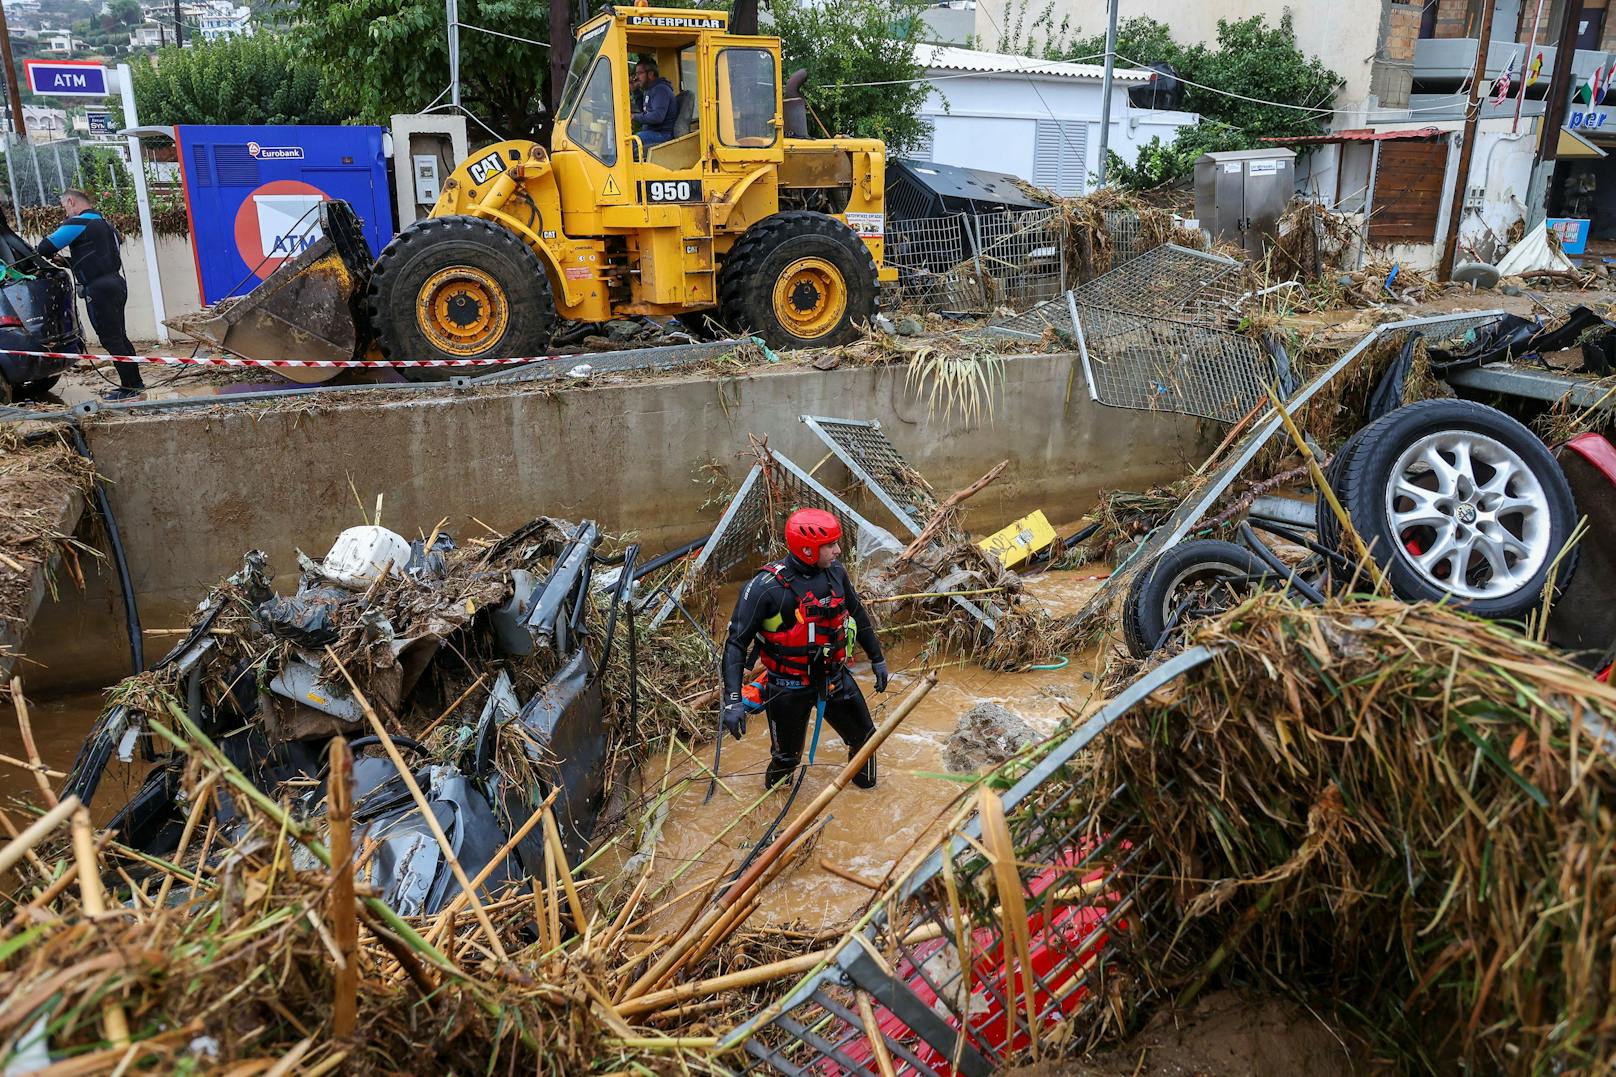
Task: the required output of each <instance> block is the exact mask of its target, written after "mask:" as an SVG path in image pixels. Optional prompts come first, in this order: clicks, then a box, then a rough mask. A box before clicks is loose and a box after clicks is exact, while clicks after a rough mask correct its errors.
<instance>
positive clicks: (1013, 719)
mask: <svg viewBox="0 0 1616 1077" xmlns="http://www.w3.org/2000/svg"><path fill="white" fill-rule="evenodd" d="M1041 739H1042V737H1041V735H1040V734H1039V732H1038V731H1037V730H1036V729H1034V728H1033V727H1032V726H1030V725H1028V724H1027V723H1026V721H1025V720H1024V719H1022V718H1021V717H1020V716H1018V715H1016V714H1014V713H1012V712H1011V711H1008V710H1006V709H1004V708H1003V707H1001V706H999V704H997V703H978V704H977V705H976V706H974V707H972V708H971V709H970V710H968V711H966V712H965V714H964V715H963V716H962V717H961V718H960V720H959V724H958V725H957V726H955V727H954V732H953V733H950V734H949V736H948V743H947V744H945V745H944V746H943V763H944V765H945V766H947V767H948V769H949V772H950V773H954V774H964V773H970V772H971V771H980V770H986V769H987V768H989V767H995V766H998V765H999V764H1000V763H1002V762H1004V761H1005V760H1006V759H1009V758H1010V757H1011V756H1013V755H1016V754H1017V753H1019V752H1020V751H1021V750H1022V749H1023V748H1025V747H1027V746H1028V745H1030V744H1035V743H1037V742H1038V741H1039V740H1041Z"/></svg>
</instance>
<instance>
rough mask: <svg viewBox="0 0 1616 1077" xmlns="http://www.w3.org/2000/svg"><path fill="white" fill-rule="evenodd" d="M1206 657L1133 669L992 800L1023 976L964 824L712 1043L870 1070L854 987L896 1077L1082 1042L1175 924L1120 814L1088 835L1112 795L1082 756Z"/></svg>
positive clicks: (1071, 1050)
mask: <svg viewBox="0 0 1616 1077" xmlns="http://www.w3.org/2000/svg"><path fill="white" fill-rule="evenodd" d="M1210 657H1211V652H1210V651H1209V650H1208V649H1206V648H1205V647H1197V648H1194V649H1192V650H1189V651H1186V652H1184V653H1183V654H1181V655H1178V656H1176V657H1175V658H1172V659H1170V660H1169V661H1167V662H1164V663H1163V664H1161V665H1160V666H1158V667H1156V668H1155V669H1153V670H1151V671H1149V672H1148V673H1146V674H1145V675H1144V676H1143V677H1141V678H1139V680H1137V681H1135V682H1134V684H1132V685H1130V686H1129V687H1128V688H1127V689H1126V690H1125V691H1124V692H1123V693H1122V694H1121V695H1119V696H1118V697H1117V698H1116V699H1115V700H1113V701H1112V702H1110V703H1108V704H1107V705H1106V706H1105V707H1103V708H1102V709H1101V710H1100V711H1099V713H1097V714H1096V715H1095V716H1094V717H1092V718H1090V719H1089V720H1088V721H1087V722H1085V723H1084V724H1083V725H1082V726H1080V727H1079V728H1078V729H1077V730H1076V731H1075V732H1073V733H1072V734H1071V735H1070V736H1068V737H1066V738H1065V739H1064V740H1059V741H1051V742H1049V743H1047V744H1046V745H1044V746H1043V748H1042V749H1041V753H1042V754H1041V758H1039V759H1038V760H1037V762H1036V763H1035V765H1033V768H1032V770H1031V771H1030V772H1028V773H1027V774H1026V776H1025V777H1023V778H1022V779H1021V780H1020V781H1018V782H1016V783H1015V785H1014V786H1013V787H1012V788H1011V789H1010V790H1009V791H1008V792H1006V793H1005V794H1004V795H1003V796H1002V797H1001V798H1000V799H999V802H998V811H999V812H1002V813H1003V815H1004V818H1005V822H1006V824H1007V825H1008V829H1009V832H1010V836H1011V843H1012V844H1013V846H1014V849H1015V861H1014V862H1015V865H1016V871H1017V874H1018V877H1019V881H1020V883H1021V898H1022V900H1023V901H1024V903H1025V904H1026V907H1027V921H1026V922H1027V927H1028V933H1029V936H1030V940H1031V944H1032V945H1031V950H1032V953H1031V957H1032V961H1031V967H1030V969H1026V970H1024V969H1022V968H1020V967H1019V964H1016V965H1013V963H1012V960H1011V958H1010V956H1009V955H1008V950H1009V940H1008V939H1006V938H1005V937H1004V935H1003V924H1004V920H1005V917H1004V916H1003V915H1002V913H1001V910H1000V908H999V907H998V906H1000V905H1001V904H1002V902H1003V901H1004V900H1005V897H1006V895H1004V894H1001V893H1000V892H999V887H998V886H997V885H996V883H995V881H994V873H993V869H992V865H991V864H990V863H989V861H988V859H987V857H985V856H984V855H982V853H981V851H980V850H981V849H982V847H983V843H982V840H981V839H982V833H983V826H982V821H981V817H980V816H976V817H973V818H972V819H971V820H969V821H968V822H967V823H966V824H965V825H964V826H963V827H962V828H961V832H960V833H959V834H956V835H951V836H948V837H945V838H944V839H943V840H942V841H941V842H940V843H939V846H938V848H936V849H935V850H934V851H933V852H932V854H931V855H930V856H929V857H928V858H927V859H926V860H925V862H924V863H922V865H921V866H920V867H919V868H918V869H917V870H916V872H915V873H914V874H913V875H912V876H910V877H909V878H908V879H907V880H905V881H904V882H902V883H900V884H898V885H897V886H896V887H894V888H893V890H891V891H889V892H888V893H887V894H885V895H884V896H883V897H881V898H879V899H878V901H877V904H876V907H875V910H874V911H873V913H872V914H871V919H870V922H869V924H868V925H867V926H865V927H863V928H861V929H859V930H858V931H857V932H855V933H854V934H852V935H851V936H849V937H848V938H847V939H846V940H844V941H843V942H842V943H841V944H840V945H839V946H837V947H836V948H835V953H834V956H833V957H831V958H830V959H829V962H828V964H827V966H826V967H825V968H823V969H822V970H820V971H818V972H815V973H812V974H810V975H809V976H808V977H806V978H805V979H804V980H803V981H801V982H800V983H798V984H797V985H796V986H795V988H793V989H792V990H791V991H789V992H787V993H786V994H785V995H784V996H783V997H782V998H780V999H779V1000H778V1001H776V1002H775V1003H774V1004H772V1005H770V1006H768V1007H766V1008H765V1009H764V1010H763V1012H762V1013H760V1014H758V1015H757V1016H755V1017H754V1018H752V1019H751V1020H749V1021H747V1022H745V1023H744V1024H742V1025H741V1026H739V1027H738V1028H736V1029H734V1030H733V1031H731V1032H730V1033H729V1034H728V1035H726V1036H724V1037H723V1038H722V1040H721V1041H720V1044H719V1046H720V1048H721V1049H731V1048H734V1047H738V1046H744V1047H745V1050H746V1052H747V1055H748V1056H749V1059H748V1060H749V1062H750V1063H751V1068H753V1069H756V1068H760V1067H762V1066H767V1067H769V1068H771V1069H773V1070H776V1071H779V1072H782V1073H787V1074H799V1073H806V1072H813V1073H838V1072H840V1073H848V1074H874V1073H877V1072H879V1069H878V1064H877V1062H876V1060H875V1057H874V1055H875V1051H874V1049H873V1045H872V1043H871V1040H870V1038H869V1036H868V1034H867V1033H866V1031H865V1026H864V1024H863V1022H862V1020H861V1019H860V1017H859V1015H858V1012H857V1007H858V999H857V996H856V994H855V992H864V993H866V994H867V995H868V997H869V1001H870V1002H871V1004H872V1009H873V1011H874V1016H875V1023H876V1026H877V1030H878V1032H879V1035H880V1038H881V1041H882V1043H883V1045H884V1046H885V1048H886V1051H887V1052H888V1054H889V1055H890V1056H891V1057H892V1059H893V1061H894V1062H895V1063H897V1064H898V1065H899V1068H900V1072H915V1073H920V1074H933V1075H939V1077H940V1075H941V1074H945V1073H961V1074H968V1075H978V1074H980V1075H984V1077H985V1075H987V1074H989V1073H992V1072H995V1071H996V1070H1001V1069H1003V1068H1004V1067H1006V1066H1008V1065H1011V1064H1014V1063H1017V1062H1019V1061H1022V1060H1024V1058H1025V1056H1026V1055H1027V1054H1028V1053H1029V1051H1028V1048H1029V1047H1030V1046H1031V1044H1032V1042H1033V1039H1034V1037H1035V1036H1036V1037H1037V1038H1038V1039H1039V1041H1040V1043H1041V1045H1042V1050H1041V1052H1040V1053H1041V1054H1042V1055H1043V1056H1044V1057H1059V1056H1061V1055H1066V1056H1072V1055H1076V1054H1078V1053H1080V1052H1081V1051H1083V1050H1084V1049H1085V1048H1087V1047H1089V1046H1091V1045H1092V1044H1093V1043H1094V1042H1095V1041H1096V1040H1097V1038H1098V1037H1099V1035H1100V1033H1101V1031H1102V1030H1103V1029H1104V1028H1106V1027H1107V1021H1108V1019H1109V1016H1110V1015H1111V1014H1112V1007H1113V1005H1114V1003H1116V1002H1117V1001H1119V1000H1120V999H1119V997H1118V996H1119V993H1120V992H1121V991H1123V990H1125V989H1126V986H1127V984H1128V983H1130V982H1131V981H1133V980H1134V979H1136V978H1135V977H1129V976H1127V975H1126V972H1127V970H1128V968H1129V966H1130V964H1131V957H1132V955H1133V954H1134V953H1135V952H1136V951H1138V950H1140V949H1142V948H1146V947H1149V948H1154V947H1156V946H1157V945H1158V944H1159V943H1160V942H1161V941H1162V940H1163V939H1164V938H1165V937H1166V935H1167V932H1169V931H1170V930H1171V928H1172V926H1173V919H1172V916H1171V909H1170V907H1169V906H1168V903H1169V902H1170V901H1171V897H1170V895H1169V892H1168V888H1166V887H1161V886H1148V885H1146V884H1147V883H1148V882H1149V881H1150V880H1151V879H1152V878H1154V877H1155V876H1157V875H1158V874H1159V858H1158V856H1157V854H1156V851H1155V848H1154V846H1153V844H1152V843H1151V841H1150V839H1149V837H1148V834H1147V833H1146V832H1145V831H1144V830H1143V829H1142V828H1141V829H1138V830H1136V829H1134V820H1132V819H1131V818H1128V817H1126V816H1124V817H1123V822H1122V823H1121V824H1120V825H1118V826H1115V827H1111V828H1110V829H1108V830H1107V831H1105V832H1104V833H1101V832H1099V831H1098V828H1097V825H1096V819H1097V815H1098V809H1099V808H1100V807H1101V806H1103V805H1108V804H1111V803H1113V802H1115V801H1116V800H1118V798H1120V797H1121V796H1123V794H1124V793H1125V792H1126V790H1125V788H1119V789H1105V788H1098V787H1096V786H1095V785H1094V784H1093V782H1092V780H1091V779H1090V776H1089V773H1088V771H1087V769H1086V768H1085V767H1084V766H1083V765H1082V763H1081V762H1080V760H1081V758H1082V756H1083V754H1084V751H1085V749H1087V748H1089V747H1090V746H1091V745H1092V744H1093V742H1094V741H1095V739H1096V738H1097V737H1099V736H1100V735H1102V734H1103V733H1104V732H1105V730H1106V729H1108V728H1109V727H1110V725H1111V724H1112V723H1113V722H1115V721H1117V720H1118V719H1119V718H1121V717H1123V716H1124V715H1126V714H1128V713H1129V712H1130V711H1131V710H1132V709H1133V708H1134V707H1135V706H1137V705H1138V704H1139V703H1140V702H1141V701H1143V700H1144V699H1146V698H1147V697H1148V696H1149V695H1150V694H1151V693H1152V692H1154V691H1156V690H1157V689H1158V688H1160V687H1161V686H1163V685H1165V684H1167V683H1169V682H1170V681H1173V680H1176V679H1177V678H1178V677H1180V676H1183V675H1184V674H1185V673H1187V672H1189V671H1190V670H1193V669H1195V668H1197V667H1199V666H1200V665H1202V664H1203V663H1205V662H1206V661H1207V660H1208V659H1209V658H1210ZM995 814H997V812H996V813H995ZM1112 814H1120V813H1112ZM950 884H951V885H950ZM956 902H957V904H956ZM956 910H957V911H956ZM962 949H963V950H964V951H965V952H964V953H962V952H961V950H962ZM1012 968H1014V971H1012ZM1119 974H1122V975H1119ZM1028 988H1030V991H1028V990H1027V989H1028ZM1029 994H1030V997H1031V1002H1032V1005H1031V1006H1029V1005H1028V995H1029ZM1028 1009H1031V1011H1032V1020H1030V1021H1029V1020H1028V1013H1027V1011H1028ZM1057 1026H1059V1027H1060V1031H1059V1033H1058V1034H1053V1033H1055V1030H1056V1027H1057ZM956 1059H957V1062H956Z"/></svg>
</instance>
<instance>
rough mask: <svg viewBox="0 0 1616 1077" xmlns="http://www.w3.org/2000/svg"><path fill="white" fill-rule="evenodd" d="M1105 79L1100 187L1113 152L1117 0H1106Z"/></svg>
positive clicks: (1101, 106)
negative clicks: (1106, 163)
mask: <svg viewBox="0 0 1616 1077" xmlns="http://www.w3.org/2000/svg"><path fill="white" fill-rule="evenodd" d="M1105 6H1106V17H1105V18H1106V21H1105V78H1104V79H1103V80H1102V81H1101V83H1100V172H1099V176H1100V186H1101V187H1104V186H1105V158H1106V154H1108V153H1109V152H1110V150H1111V74H1112V72H1113V71H1115V70H1116V67H1117V0H1106V5H1105Z"/></svg>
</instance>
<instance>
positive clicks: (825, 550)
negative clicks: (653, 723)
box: [724, 509, 887, 789]
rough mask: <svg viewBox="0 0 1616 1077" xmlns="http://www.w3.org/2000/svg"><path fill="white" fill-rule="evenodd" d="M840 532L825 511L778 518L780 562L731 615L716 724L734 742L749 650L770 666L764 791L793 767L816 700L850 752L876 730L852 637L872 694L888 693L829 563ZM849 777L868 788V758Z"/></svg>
mask: <svg viewBox="0 0 1616 1077" xmlns="http://www.w3.org/2000/svg"><path fill="white" fill-rule="evenodd" d="M841 537H842V525H841V523H840V522H839V521H838V520H837V519H836V517H835V516H833V515H831V514H830V513H828V512H825V511H823V510H821V509H798V510H797V511H796V512H794V513H792V514H791V517H790V519H788V520H787V521H786V546H787V547H788V550H789V552H788V553H787V556H786V558H785V560H783V561H776V562H774V563H773V564H771V565H765V566H764V567H763V570H762V571H761V572H759V573H758V574H757V575H756V576H754V577H753V578H752V580H751V582H749V583H748V584H747V585H746V588H745V589H744V590H743V591H741V597H740V599H739V601H737V602H736V603H735V613H734V615H733V616H732V617H731V618H730V621H729V636H728V638H727V639H726V640H725V641H724V728H725V729H727V730H729V732H730V734H731V735H732V736H734V737H737V738H739V737H740V736H741V735H742V734H744V733H745V732H746V704H745V701H744V700H743V698H742V695H741V680H742V678H743V676H744V675H745V672H746V670H747V669H748V668H749V667H750V666H751V664H752V660H753V656H754V653H755V654H756V656H757V657H759V658H761V659H762V660H763V666H764V668H765V669H767V670H768V676H767V678H766V681H765V684H764V688H763V693H762V694H763V702H764V709H765V711H766V712H767V714H768V716H769V741H770V746H771V751H770V755H769V768H768V771H767V772H766V773H765V775H764V779H763V780H764V785H765V786H766V787H768V786H773V785H775V784H776V783H778V782H781V781H784V780H785V779H786V777H788V776H789V775H790V774H791V772H792V771H793V770H795V769H796V768H797V765H798V764H799V762H800V761H801V760H802V745H803V739H804V737H805V736H806V734H807V731H808V722H809V719H810V717H811V716H812V715H813V714H814V711H815V707H816V706H817V705H818V704H819V703H820V702H821V700H823V702H824V706H825V720H826V721H827V722H829V723H830V727H831V728H832V729H834V730H836V734H837V736H839V737H841V738H842V741H843V742H844V743H845V744H846V745H847V751H848V754H849V756H851V755H852V754H853V753H854V752H856V751H858V749H859V746H860V745H862V744H863V743H864V742H865V741H866V740H868V739H869V737H870V734H872V733H874V732H875V723H874V722H873V721H871V720H870V708H869V707H868V706H866V705H865V702H864V693H863V692H861V691H859V686H858V684H857V682H855V681H854V680H853V675H852V674H851V673H850V672H848V669H847V662H848V659H849V658H851V657H852V651H853V646H852V645H853V641H854V640H855V639H856V640H857V641H858V645H859V647H861V648H862V649H863V651H864V653H865V654H866V655H868V656H869V658H870V661H871V663H872V666H871V668H872V671H873V672H874V674H875V690H876V691H877V692H885V691H886V690H887V664H886V660H885V659H884V658H883V657H882V654H881V641H880V640H879V639H877V638H876V635H875V625H874V623H873V622H872V621H871V620H870V617H869V615H868V614H866V613H865V612H864V606H863V604H862V603H860V602H859V599H858V595H857V594H855V593H854V591H853V585H852V583H851V582H850V581H849V580H848V578H847V569H845V568H843V567H842V563H841V562H840V561H839V560H837V558H839V557H840V556H841V553H842V547H841V545H840V540H841ZM754 647H755V648H756V651H755V652H754ZM853 783H854V784H855V785H857V786H859V787H860V788H863V789H868V788H870V787H871V786H873V785H875V757H874V756H871V757H870V761H869V762H868V763H866V764H865V765H864V767H863V769H862V770H860V771H859V773H858V774H857V775H856V776H854V778H853Z"/></svg>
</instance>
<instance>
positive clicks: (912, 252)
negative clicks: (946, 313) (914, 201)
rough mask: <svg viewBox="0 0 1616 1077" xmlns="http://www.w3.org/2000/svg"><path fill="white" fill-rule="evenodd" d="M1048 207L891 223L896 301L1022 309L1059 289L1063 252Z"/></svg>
mask: <svg viewBox="0 0 1616 1077" xmlns="http://www.w3.org/2000/svg"><path fill="white" fill-rule="evenodd" d="M1051 220H1052V213H1051V211H1050V210H1028V211H1026V212H1022V213H984V214H977V215H971V214H965V213H956V214H951V215H949V216H946V217H924V218H918V219H912V220H904V221H894V222H892V223H891V224H889V225H888V226H887V230H886V236H885V239H886V255H885V260H886V263H887V264H888V265H892V266H896V267H897V270H898V287H897V299H898V301H899V302H900V303H903V304H907V305H912V306H919V307H924V308H927V309H942V308H949V307H957V308H977V307H984V306H1012V307H1015V306H1023V305H1025V304H1027V303H1031V302H1036V301H1038V300H1040V299H1047V298H1048V297H1050V296H1053V295H1056V294H1058V293H1059V292H1060V289H1061V274H1062V272H1063V266H1064V264H1065V263H1064V257H1063V253H1062V250H1061V245H1060V243H1059V241H1058V239H1057V237H1056V236H1055V235H1054V233H1053V232H1052V231H1051V230H1050V227H1049V224H1050V221H1051Z"/></svg>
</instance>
